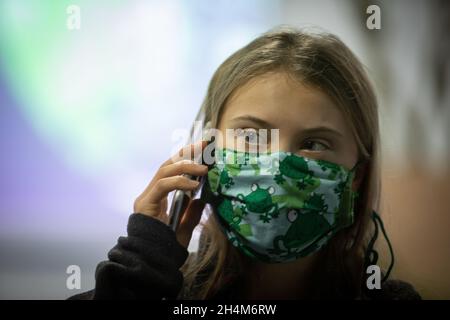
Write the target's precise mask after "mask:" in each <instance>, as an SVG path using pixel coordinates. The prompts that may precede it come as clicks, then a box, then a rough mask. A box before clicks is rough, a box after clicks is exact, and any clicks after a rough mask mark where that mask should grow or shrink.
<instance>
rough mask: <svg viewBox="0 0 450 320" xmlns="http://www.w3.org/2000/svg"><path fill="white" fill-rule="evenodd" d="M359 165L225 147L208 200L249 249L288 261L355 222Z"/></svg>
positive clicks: (231, 235)
mask: <svg viewBox="0 0 450 320" xmlns="http://www.w3.org/2000/svg"><path fill="white" fill-rule="evenodd" d="M355 167H356V166H355ZM355 167H354V168H353V169H351V170H347V169H345V168H344V167H342V166H339V165H337V164H334V163H331V162H327V161H322V160H311V159H308V158H305V157H301V156H298V155H295V154H292V153H289V152H277V153H272V154H269V153H265V154H258V155H257V154H250V153H247V152H246V153H244V152H237V151H232V150H227V149H224V150H219V151H216V162H215V163H214V164H213V165H212V166H210V169H209V172H208V177H207V179H206V181H205V184H204V186H203V191H202V198H203V200H204V201H205V202H208V203H210V204H211V205H212V206H213V207H214V209H215V210H214V212H215V214H217V215H218V218H219V219H218V220H219V223H220V225H221V226H222V228H223V231H224V232H225V234H226V236H227V238H228V239H229V240H230V241H231V243H232V244H233V245H234V246H235V247H237V248H239V249H240V250H241V251H242V252H243V253H245V254H246V255H248V256H250V257H252V258H256V259H258V260H261V261H263V262H288V261H292V260H295V259H297V258H300V257H304V256H307V255H309V254H311V253H313V252H316V251H317V250H319V249H320V248H322V247H323V246H324V245H325V244H327V242H328V241H329V240H330V238H332V237H333V235H335V234H336V232H337V231H339V230H340V229H342V228H344V227H346V226H349V225H351V224H352V223H353V202H354V198H355V192H353V191H352V181H353V177H354V169H355Z"/></svg>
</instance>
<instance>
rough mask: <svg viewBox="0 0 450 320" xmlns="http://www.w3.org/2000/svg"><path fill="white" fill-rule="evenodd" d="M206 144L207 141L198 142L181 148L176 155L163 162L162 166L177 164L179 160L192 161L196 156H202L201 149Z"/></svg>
mask: <svg viewBox="0 0 450 320" xmlns="http://www.w3.org/2000/svg"><path fill="white" fill-rule="evenodd" d="M207 144H208V142H207V141H198V142H196V143H191V144H188V145H186V146H184V147H183V148H181V149H180V150H179V151H178V152H177V153H176V154H174V155H173V156H172V157H170V159H168V160H167V161H165V162H164V163H163V165H162V166H167V165H169V164H172V163H175V162H178V161H180V160H193V159H194V158H196V157H197V156H201V155H202V151H203V149H204V148H205V147H206V145H207Z"/></svg>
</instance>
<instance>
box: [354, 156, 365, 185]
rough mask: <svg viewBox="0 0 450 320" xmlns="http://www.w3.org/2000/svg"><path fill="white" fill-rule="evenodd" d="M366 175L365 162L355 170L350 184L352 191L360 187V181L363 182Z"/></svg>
mask: <svg viewBox="0 0 450 320" xmlns="http://www.w3.org/2000/svg"><path fill="white" fill-rule="evenodd" d="M366 173H367V162H364V163H361V164H360V165H359V166H358V168H356V172H355V178H354V179H353V183H352V190H353V191H357V190H358V189H359V187H360V186H361V183H362V181H363V180H364V178H365V176H366Z"/></svg>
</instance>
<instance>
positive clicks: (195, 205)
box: [176, 199, 205, 248]
mask: <svg viewBox="0 0 450 320" xmlns="http://www.w3.org/2000/svg"><path fill="white" fill-rule="evenodd" d="M204 207H205V203H204V202H203V201H201V200H200V199H195V200H192V201H191V203H190V204H189V206H188V207H187V209H186V211H185V212H184V214H183V218H182V219H181V222H180V225H179V226H178V229H177V232H176V236H177V240H178V242H179V243H180V244H181V245H182V246H184V247H185V248H187V247H188V245H189V242H190V241H191V237H192V231H194V228H195V227H196V226H197V225H198V223H199V222H200V218H201V217H202V212H203V208H204Z"/></svg>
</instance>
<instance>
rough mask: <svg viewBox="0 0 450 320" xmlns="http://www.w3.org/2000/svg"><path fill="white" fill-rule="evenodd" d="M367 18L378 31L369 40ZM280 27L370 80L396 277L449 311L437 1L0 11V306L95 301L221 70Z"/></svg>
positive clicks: (442, 10) (443, 21) (27, 6)
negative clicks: (119, 243) (101, 277)
mask: <svg viewBox="0 0 450 320" xmlns="http://www.w3.org/2000/svg"><path fill="white" fill-rule="evenodd" d="M372 4H375V5H378V6H379V8H380V9H381V29H379V30H369V29H368V28H367V27H366V20H367V18H368V17H369V16H370V14H367V13H366V9H367V7H368V6H369V5H372ZM70 5H76V6H78V8H79V9H80V17H81V20H80V22H81V24H80V27H81V28H80V29H75V30H72V29H70V28H68V27H67V20H68V18H69V17H70V16H71V14H69V13H68V12H67V9H68V7H69V6H70ZM280 24H290V25H293V26H297V27H311V26H312V27H320V28H322V29H323V30H325V31H329V32H332V33H335V34H337V35H338V36H339V37H341V39H342V40H343V41H344V42H345V43H346V44H347V45H348V46H349V47H350V48H351V49H352V50H353V51H354V52H355V53H356V55H357V56H358V57H359V58H360V59H361V60H362V62H363V63H364V64H365V65H366V66H367V70H368V72H369V75H370V77H371V79H372V80H373V82H374V84H375V86H376V88H377V92H378V95H379V100H380V115H381V127H382V143H383V197H382V206H381V208H382V210H381V214H382V216H383V218H384V220H385V224H386V228H387V231H388V233H389V235H390V238H391V240H392V242H393V245H394V248H395V253H396V266H395V269H394V274H393V275H394V277H396V278H400V279H403V280H406V281H408V282H410V283H412V284H413V285H414V286H415V287H416V289H417V290H418V291H419V292H420V293H421V294H422V296H423V297H424V298H428V299H450V248H449V247H450V204H449V201H448V199H449V196H450V165H449V163H450V161H449V160H450V147H449V145H450V144H449V140H450V41H449V34H450V33H449V30H450V2H448V1H437V0H435V1H425V0H423V1H407V0H395V1H375V0H373V1H372V0H371V1H356V0H355V1H351V0H346V1H331V0H321V1H294V0H259V1H257V0H250V1H248V0H247V1H214V2H211V1H200V0H195V1H181V0H180V1H147V0H146V1H110V0H108V1H106V0H104V1H103V0H97V1H82V0H72V1H51V0H39V1H34V0H26V1H25V0H24V1H19V0H3V1H1V2H0V157H1V158H0V299H64V298H67V297H69V296H71V295H73V294H76V293H78V292H82V291H86V290H89V289H92V288H93V287H94V271H95V267H96V264H97V263H98V262H99V261H101V260H104V259H106V254H107V251H108V250H109V249H110V248H111V247H112V246H113V245H114V244H115V242H116V240H117V237H119V236H120V235H124V234H125V233H126V223H127V219H128V216H129V214H130V213H131V212H132V205H133V201H134V199H135V198H136V197H137V196H138V195H139V194H140V193H141V192H142V190H143V189H144V188H145V186H146V185H147V183H148V182H149V181H150V179H151V178H152V176H153V174H154V172H155V170H156V168H158V167H159V165H160V164H161V163H162V162H163V161H164V160H165V159H167V158H168V157H169V156H170V155H171V152H172V150H173V148H174V145H176V144H179V142H180V141H179V140H180V137H179V136H177V134H174V133H176V132H180V130H188V129H189V128H190V126H191V123H192V121H193V120H194V117H195V114H196V112H197V109H198V108H199V106H200V104H201V101H202V99H203V97H204V94H205V92H206V88H207V85H208V82H209V79H210V77H211V76H212V74H213V72H214V70H215V69H216V68H217V67H218V66H219V64H220V63H221V62H222V61H223V60H224V59H225V58H226V57H228V56H229V55H230V54H231V53H233V52H234V51H235V50H237V49H238V48H240V47H242V46H243V45H245V44H246V43H248V42H249V41H251V40H252V39H253V38H255V37H256V36H258V35H259V34H261V33H263V32H265V31H267V30H268V29H270V28H273V27H275V26H277V25H280ZM380 243H381V244H380V250H381V251H382V252H385V249H386V248H385V244H384V243H383V242H380ZM195 245H196V243H195V240H194V241H192V243H191V247H190V250H195ZM388 260H389V259H388V257H387V258H385V257H384V259H383V261H384V263H386V264H387V263H388V262H389V261H388ZM69 265H78V266H79V267H80V269H81V289H79V290H69V289H67V287H66V279H67V277H68V274H66V269H67V267H68V266H69Z"/></svg>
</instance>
